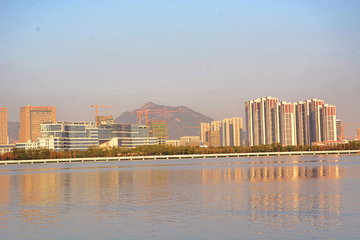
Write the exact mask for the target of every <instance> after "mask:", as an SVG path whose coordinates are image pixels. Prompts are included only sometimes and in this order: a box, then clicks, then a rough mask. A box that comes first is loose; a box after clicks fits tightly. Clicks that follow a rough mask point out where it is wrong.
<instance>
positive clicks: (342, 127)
mask: <svg viewBox="0 0 360 240" xmlns="http://www.w3.org/2000/svg"><path fill="white" fill-rule="evenodd" d="M354 125H360V123H353V124H345V125H343V124H342V122H341V125H340V129H341V133H340V137H339V142H342V140H343V139H344V138H345V137H344V127H347V126H354ZM356 131H358V129H356ZM358 135H359V136H360V133H359V131H358ZM359 136H358V139H359Z"/></svg>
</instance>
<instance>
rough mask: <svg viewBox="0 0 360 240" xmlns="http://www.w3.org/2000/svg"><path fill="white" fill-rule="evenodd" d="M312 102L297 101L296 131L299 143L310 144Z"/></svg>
mask: <svg viewBox="0 0 360 240" xmlns="http://www.w3.org/2000/svg"><path fill="white" fill-rule="evenodd" d="M310 102H311V100H306V101H304V102H303V101H300V102H297V103H296V104H295V105H294V106H295V112H296V132H297V144H298V145H310V144H311V142H310Z"/></svg>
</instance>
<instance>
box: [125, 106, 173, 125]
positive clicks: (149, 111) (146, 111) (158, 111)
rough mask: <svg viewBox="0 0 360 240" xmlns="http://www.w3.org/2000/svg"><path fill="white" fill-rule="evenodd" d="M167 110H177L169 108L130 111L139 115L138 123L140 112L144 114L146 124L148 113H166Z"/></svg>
mask: <svg viewBox="0 0 360 240" xmlns="http://www.w3.org/2000/svg"><path fill="white" fill-rule="evenodd" d="M168 112H178V110H169V109H166V108H164V109H145V110H141V109H139V111H132V112H131V113H136V114H137V115H139V124H141V114H145V117H146V126H147V125H148V114H159V113H168Z"/></svg>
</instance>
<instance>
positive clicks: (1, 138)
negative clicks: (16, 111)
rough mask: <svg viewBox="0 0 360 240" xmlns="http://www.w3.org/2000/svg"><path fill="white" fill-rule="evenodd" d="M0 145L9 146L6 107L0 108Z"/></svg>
mask: <svg viewBox="0 0 360 240" xmlns="http://www.w3.org/2000/svg"><path fill="white" fill-rule="evenodd" d="M0 144H9V141H8V124H7V108H6V107H0Z"/></svg>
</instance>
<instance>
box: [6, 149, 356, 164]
mask: <svg viewBox="0 0 360 240" xmlns="http://www.w3.org/2000/svg"><path fill="white" fill-rule="evenodd" d="M359 153H360V150H334V151H299V152H256V153H218V154H190V155H153V156H125V157H94V158H60V159H32V160H31V159H29V160H6V161H0V165H12V164H37V163H75V162H110V161H112V162H113V161H144V160H170V159H173V160H176V159H203V158H241V157H264V156H269V157H270V156H306V155H329V154H359Z"/></svg>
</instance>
